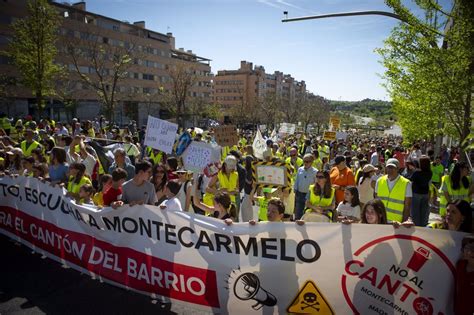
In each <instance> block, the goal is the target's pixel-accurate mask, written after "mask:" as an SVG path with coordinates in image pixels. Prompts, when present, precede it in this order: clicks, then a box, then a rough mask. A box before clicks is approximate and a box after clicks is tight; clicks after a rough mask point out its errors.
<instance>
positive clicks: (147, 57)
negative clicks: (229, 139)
mask: <svg viewBox="0 0 474 315" xmlns="http://www.w3.org/2000/svg"><path fill="white" fill-rule="evenodd" d="M26 4H27V1H26V0H6V1H1V2H0V51H2V50H7V49H8V42H9V40H10V39H11V38H12V36H14V34H13V31H12V28H11V23H13V22H14V21H15V20H17V19H20V18H23V17H25V16H26V14H27V10H26ZM51 4H52V5H53V7H54V8H55V9H56V10H57V12H58V15H59V17H60V20H61V24H60V28H59V39H58V41H57V49H58V55H57V58H56V62H57V63H58V64H60V65H61V66H63V67H64V68H65V69H67V70H68V72H67V73H68V76H67V80H61V81H60V82H58V90H60V93H58V95H57V96H56V97H51V98H50V100H49V101H48V105H47V107H46V110H45V112H46V113H47V114H48V116H50V117H52V118H54V119H56V120H64V119H66V117H68V110H67V109H66V108H65V106H64V104H63V102H62V99H64V97H65V96H64V95H62V97H60V96H61V93H67V95H66V96H67V97H68V98H72V99H74V100H75V101H76V102H77V106H75V108H74V113H73V114H74V115H75V116H77V117H78V118H82V119H92V118H94V117H97V116H98V115H99V114H100V113H101V112H102V111H101V110H102V104H101V100H100V98H99V97H98V95H97V92H96V89H94V88H93V87H91V85H90V84H87V83H85V81H84V80H83V79H81V75H83V76H86V77H88V78H90V80H91V82H93V83H98V82H99V79H98V73H100V74H101V75H102V77H103V78H104V79H103V80H102V82H105V90H106V93H110V92H111V91H112V89H113V90H114V91H115V97H116V100H117V103H116V106H115V121H117V122H118V123H123V124H124V123H127V122H128V120H129V119H135V120H137V121H138V122H139V123H143V122H144V121H146V118H147V116H148V115H154V116H160V114H163V113H164V112H163V106H161V105H162V103H163V102H164V100H165V96H164V95H165V94H168V93H167V92H172V89H173V84H172V83H173V81H174V80H173V77H174V76H176V73H177V72H178V71H179V70H177V69H181V70H182V69H184V70H183V71H184V72H185V73H186V74H187V75H189V76H190V78H191V80H190V81H191V82H192V85H191V86H189V88H188V89H187V91H186V94H187V96H188V97H187V99H186V102H188V101H189V102H192V101H194V100H196V99H200V101H201V102H204V103H206V102H207V103H208V102H210V101H211V97H212V73H211V65H210V61H211V60H210V59H207V58H204V57H200V56H198V55H196V54H195V53H193V52H192V51H191V50H185V49H183V48H179V49H177V48H176V47H175V38H174V37H173V34H172V33H167V34H163V33H159V32H155V31H153V30H149V29H147V28H146V25H145V22H144V21H139V22H134V23H130V22H127V21H119V20H116V19H113V18H110V17H106V16H102V15H99V14H95V13H92V12H88V11H87V10H86V3H85V2H78V3H75V4H71V5H68V4H60V3H56V2H52V3H51ZM98 47H101V49H99V48H98ZM125 53H127V54H129V56H130V57H131V62H130V63H128V64H127V65H126V69H125V71H124V74H123V76H121V78H120V79H119V80H118V81H117V83H116V84H114V80H113V77H114V75H115V74H116V72H117V71H116V69H115V68H114V66H113V62H114V58H116V57H117V56H120V55H122V54H125ZM94 58H95V59H98V60H99V61H100V62H99V65H97V62H96V61H97V60H94ZM0 73H2V75H3V78H6V80H7V81H8V82H13V83H14V84H10V85H9V86H8V87H7V91H6V92H5V94H6V95H4V96H5V97H3V99H4V101H3V102H2V104H1V105H0V111H2V112H5V113H7V114H8V116H10V117H21V116H24V115H27V114H35V110H36V106H35V99H34V97H33V95H32V93H31V91H29V89H27V88H25V87H22V86H20V85H19V84H18V83H15V82H18V80H17V79H18V72H17V71H16V69H15V67H14V66H13V65H12V60H11V59H10V58H8V57H6V56H0ZM79 73H80V74H79ZM170 94H172V93H170ZM166 98H167V100H168V102H169V97H166ZM5 99H6V100H7V101H5Z"/></svg>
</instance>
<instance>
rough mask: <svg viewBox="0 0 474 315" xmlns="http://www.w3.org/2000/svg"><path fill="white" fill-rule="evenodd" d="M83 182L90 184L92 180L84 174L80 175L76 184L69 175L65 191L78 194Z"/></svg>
mask: <svg viewBox="0 0 474 315" xmlns="http://www.w3.org/2000/svg"><path fill="white" fill-rule="evenodd" d="M85 184H89V185H92V182H91V180H90V179H89V178H88V177H86V176H82V178H81V180H80V181H79V183H78V184H76V183H75V182H74V177H72V176H70V177H69V181H68V183H67V191H69V192H72V193H74V194H78V193H79V190H80V189H81V187H82V186H84V185H85Z"/></svg>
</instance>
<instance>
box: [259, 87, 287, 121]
mask: <svg viewBox="0 0 474 315" xmlns="http://www.w3.org/2000/svg"><path fill="white" fill-rule="evenodd" d="M258 104H259V105H258V108H259V109H260V110H259V111H258V113H259V116H260V118H261V122H262V123H265V124H266V125H267V129H268V130H270V129H273V128H275V125H276V123H278V122H280V120H281V119H282V118H283V113H282V112H281V109H282V99H281V97H280V96H278V95H277V94H276V93H275V92H267V93H266V94H265V96H263V98H261V99H259V102H258Z"/></svg>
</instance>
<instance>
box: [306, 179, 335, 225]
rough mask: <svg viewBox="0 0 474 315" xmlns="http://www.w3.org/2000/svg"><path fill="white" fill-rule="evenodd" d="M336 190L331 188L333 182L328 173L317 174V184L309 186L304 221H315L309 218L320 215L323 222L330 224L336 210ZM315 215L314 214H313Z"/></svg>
mask: <svg viewBox="0 0 474 315" xmlns="http://www.w3.org/2000/svg"><path fill="white" fill-rule="evenodd" d="M334 194H335V189H334V188H332V187H331V180H330V177H329V172H328V171H318V172H317V173H316V183H315V184H313V185H310V186H309V193H308V194H307V195H306V208H307V210H306V212H305V215H304V216H303V218H302V220H304V221H313V219H315V218H313V219H309V217H314V216H315V215H314V214H316V215H318V216H319V217H320V219H321V220H318V221H323V222H324V221H325V222H328V221H329V220H330V219H332V217H333V210H334V208H335V204H336V203H335V199H334ZM311 213H313V214H311Z"/></svg>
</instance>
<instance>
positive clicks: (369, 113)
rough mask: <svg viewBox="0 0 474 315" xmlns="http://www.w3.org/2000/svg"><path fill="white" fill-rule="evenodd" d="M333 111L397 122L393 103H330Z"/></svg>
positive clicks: (368, 100) (371, 101)
mask: <svg viewBox="0 0 474 315" xmlns="http://www.w3.org/2000/svg"><path fill="white" fill-rule="evenodd" d="M329 103H330V106H331V111H334V112H342V113H350V114H353V115H357V116H363V117H371V118H374V119H377V120H388V121H393V120H396V118H395V115H394V114H393V111H392V102H386V101H381V100H371V99H364V100H362V101H357V102H351V101H329Z"/></svg>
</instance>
